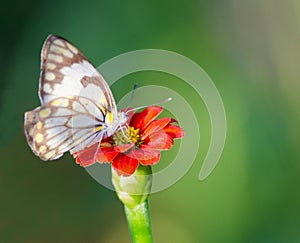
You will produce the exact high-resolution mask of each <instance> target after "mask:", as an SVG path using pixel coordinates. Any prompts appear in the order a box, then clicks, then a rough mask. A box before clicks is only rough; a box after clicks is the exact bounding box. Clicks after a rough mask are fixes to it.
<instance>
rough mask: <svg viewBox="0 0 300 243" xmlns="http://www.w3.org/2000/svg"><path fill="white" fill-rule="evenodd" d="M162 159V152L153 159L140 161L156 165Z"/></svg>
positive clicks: (143, 163)
mask: <svg viewBox="0 0 300 243" xmlns="http://www.w3.org/2000/svg"><path fill="white" fill-rule="evenodd" d="M159 160H160V153H158V154H157V156H155V157H154V158H152V159H148V160H140V163H141V164H142V165H154V164H157V163H158V162H159Z"/></svg>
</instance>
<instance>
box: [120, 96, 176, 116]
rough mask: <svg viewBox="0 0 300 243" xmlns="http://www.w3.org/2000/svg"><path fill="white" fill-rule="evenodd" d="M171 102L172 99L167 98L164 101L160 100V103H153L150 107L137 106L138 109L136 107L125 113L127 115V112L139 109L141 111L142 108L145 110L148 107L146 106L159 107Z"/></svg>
mask: <svg viewBox="0 0 300 243" xmlns="http://www.w3.org/2000/svg"><path fill="white" fill-rule="evenodd" d="M171 100H172V98H171V97H169V98H167V99H165V100H162V101H160V102H157V103H153V104H150V105H143V106H139V107H136V108H133V109H130V110H127V111H126V112H127V113H128V112H130V111H135V110H139V109H142V108H146V107H148V106H154V105H161V104H164V103H167V102H169V101H171Z"/></svg>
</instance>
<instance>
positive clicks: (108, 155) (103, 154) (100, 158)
mask: <svg viewBox="0 0 300 243" xmlns="http://www.w3.org/2000/svg"><path fill="white" fill-rule="evenodd" d="M117 155H118V152H116V151H115V150H114V149H113V148H101V149H99V151H98V153H97V155H96V160H97V162H98V163H109V162H112V161H113V159H114V158H115V157H116V156H117Z"/></svg>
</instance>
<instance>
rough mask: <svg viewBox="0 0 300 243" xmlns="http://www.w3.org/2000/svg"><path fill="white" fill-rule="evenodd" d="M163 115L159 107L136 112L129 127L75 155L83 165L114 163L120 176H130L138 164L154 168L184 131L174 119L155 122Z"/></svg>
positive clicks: (162, 119) (77, 160)
mask: <svg viewBox="0 0 300 243" xmlns="http://www.w3.org/2000/svg"><path fill="white" fill-rule="evenodd" d="M161 112H162V108H161V107H159V106H150V107H147V108H146V109H145V110H143V111H142V112H138V113H135V114H134V115H133V116H132V117H131V119H130V120H129V121H128V126H126V127H125V128H124V129H122V130H119V131H116V132H115V134H114V135H113V136H111V137H109V138H105V139H103V140H102V141H101V144H100V146H99V144H98V143H96V144H94V145H92V146H90V147H88V148H85V149H83V150H81V151H79V152H77V153H75V154H74V157H76V162H77V163H78V164H80V165H81V166H84V167H85V166H89V165H91V164H94V163H95V161H98V162H99V163H112V166H113V168H114V169H115V170H116V171H117V172H118V174H119V175H125V176H128V175H131V174H133V173H134V172H135V170H136V169H137V167H138V166H139V164H141V165H144V166H146V165H154V164H156V163H158V161H159V159H160V151H161V150H169V149H170V148H171V147H172V145H173V140H174V138H182V137H183V136H184V132H183V130H182V129H181V128H180V127H179V126H177V125H174V124H173V123H174V122H176V120H174V119H173V118H160V119H157V120H155V118H157V116H158V115H159V114H160V113H161Z"/></svg>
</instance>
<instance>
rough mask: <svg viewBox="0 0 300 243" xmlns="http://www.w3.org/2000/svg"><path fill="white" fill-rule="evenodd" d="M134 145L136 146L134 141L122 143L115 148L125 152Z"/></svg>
mask: <svg viewBox="0 0 300 243" xmlns="http://www.w3.org/2000/svg"><path fill="white" fill-rule="evenodd" d="M133 146H134V143H129V144H122V145H119V146H115V147H114V149H115V151H117V152H119V153H124V152H126V151H128V150H129V149H131V148H132V147H133Z"/></svg>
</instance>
